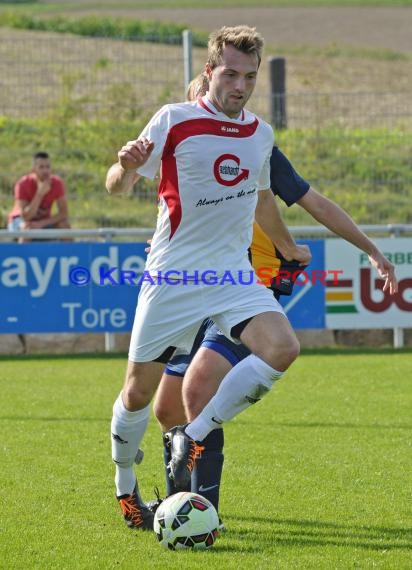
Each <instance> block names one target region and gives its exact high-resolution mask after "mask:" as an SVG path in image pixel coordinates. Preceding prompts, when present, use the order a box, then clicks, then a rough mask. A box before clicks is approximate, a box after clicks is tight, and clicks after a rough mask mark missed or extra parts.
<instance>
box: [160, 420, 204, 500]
mask: <svg viewBox="0 0 412 570" xmlns="http://www.w3.org/2000/svg"><path fill="white" fill-rule="evenodd" d="M184 428H185V426H176V427H174V428H172V429H171V430H169V431H168V432H167V434H166V435H165V438H166V441H167V442H168V444H169V445H170V452H171V456H172V459H171V460H170V462H169V464H168V468H169V470H170V478H171V479H172V480H173V482H174V484H175V487H176V489H177V490H178V491H184V490H185V489H187V487H188V485H190V479H191V476H192V471H193V467H194V466H195V462H196V459H197V458H198V457H201V455H202V451H203V450H204V447H203V446H201V445H198V444H197V443H196V442H195V440H194V439H192V438H191V437H189V436H188V435H187V434H186V432H185V430H184Z"/></svg>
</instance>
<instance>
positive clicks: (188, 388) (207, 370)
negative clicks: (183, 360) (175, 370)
mask: <svg viewBox="0 0 412 570" xmlns="http://www.w3.org/2000/svg"><path fill="white" fill-rule="evenodd" d="M231 368H232V365H231V364H230V362H229V361H228V360H227V359H226V358H225V357H224V356H222V355H221V354H219V353H218V352H216V351H214V350H212V349H210V348H204V347H201V348H199V350H198V351H197V352H196V354H195V356H194V358H193V360H192V362H191V363H190V366H189V368H188V369H187V372H186V374H185V377H184V380H183V400H184V403H185V408H186V414H187V416H188V419H189V421H191V420H192V419H194V418H195V417H196V416H197V415H199V413H200V412H201V411H202V409H203V408H204V407H205V405H206V404H207V403H208V402H209V400H210V399H211V398H212V397H213V396H214V395H215V394H216V391H217V389H218V388H219V386H220V383H221V381H222V380H223V378H224V377H225V376H226V374H227V373H228V372H229V370H230V369H231Z"/></svg>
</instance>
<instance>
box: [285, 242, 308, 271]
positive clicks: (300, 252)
mask: <svg viewBox="0 0 412 570" xmlns="http://www.w3.org/2000/svg"><path fill="white" fill-rule="evenodd" d="M283 256H284V258H285V259H287V260H288V261H292V260H295V261H299V265H305V266H306V265H309V264H310V262H311V260H312V254H311V251H310V249H309V246H308V245H304V244H303V245H298V244H295V246H294V247H292V248H291V249H289V250H288V252H287V256H286V255H285V254H283Z"/></svg>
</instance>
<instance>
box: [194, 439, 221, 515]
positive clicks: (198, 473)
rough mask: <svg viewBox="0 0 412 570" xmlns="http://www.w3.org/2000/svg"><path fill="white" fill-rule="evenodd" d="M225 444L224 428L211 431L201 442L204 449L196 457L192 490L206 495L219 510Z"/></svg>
mask: <svg viewBox="0 0 412 570" xmlns="http://www.w3.org/2000/svg"><path fill="white" fill-rule="evenodd" d="M223 444H224V437H223V429H222V428H218V429H214V430H213V431H211V432H210V433H209V435H208V436H207V437H205V439H204V440H203V441H202V442H201V445H202V446H204V450H203V451H202V456H201V457H199V458H198V459H196V463H195V467H194V469H193V473H192V489H191V490H192V491H193V492H194V493H199V495H203V497H206V499H208V500H209V501H210V502H211V503H212V505H213V506H214V507H215V509H216V510H217V511H218V507H219V491H220V480H221V478H222V469H223ZM218 512H219V511H218Z"/></svg>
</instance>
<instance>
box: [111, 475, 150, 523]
mask: <svg viewBox="0 0 412 570" xmlns="http://www.w3.org/2000/svg"><path fill="white" fill-rule="evenodd" d="M117 500H118V501H119V505H120V508H121V509H122V513H123V518H124V520H125V522H126V524H127V526H128V527H129V528H135V529H140V530H153V519H154V514H153V513H152V511H150V510H149V509H148V508H147V506H146V505H145V504H144V503H143V501H142V499H141V498H140V495H139V491H138V490H137V484H136V486H135V488H134V489H133V492H132V494H131V495H127V494H126V495H120V497H117Z"/></svg>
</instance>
